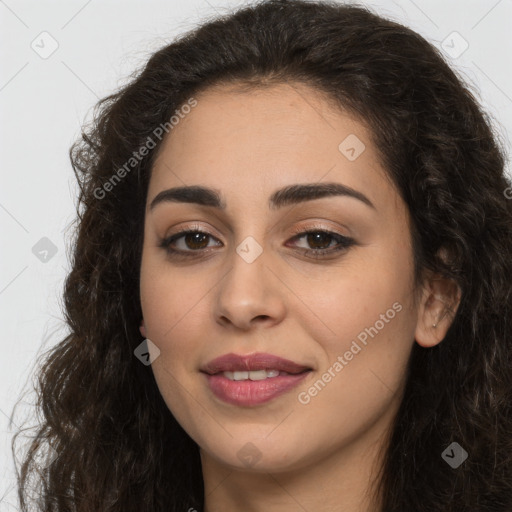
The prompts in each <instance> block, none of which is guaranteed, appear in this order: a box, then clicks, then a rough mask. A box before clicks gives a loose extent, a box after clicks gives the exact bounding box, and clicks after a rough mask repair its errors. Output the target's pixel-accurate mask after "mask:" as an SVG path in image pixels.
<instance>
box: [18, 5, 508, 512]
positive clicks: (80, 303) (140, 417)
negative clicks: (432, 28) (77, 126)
mask: <svg viewBox="0 0 512 512" xmlns="http://www.w3.org/2000/svg"><path fill="white" fill-rule="evenodd" d="M283 82H289V83H293V82H301V83H305V84H308V85H310V86H313V87H315V88H317V89H318V90H320V91H323V92H325V93H327V95H328V96H329V97H330V98H331V99H332V100H333V103H334V104H336V105H339V106H340V107H341V108H342V109H344V110H346V111H350V112H352V113H353V114H356V115H357V116H358V118H359V119H360V120H361V121H362V122H364V123H366V125H367V126H368V127H369V128H370V130H371V132H372V134H373V137H374V140H373V142H374V144H375V145H376V147H377V148H378V150H379V152H380V155H381V158H382V161H383V163H384V166H385V168H386V169H387V171H388V173H389V176H390V178H391V179H392V180H393V182H394V183H395V184H396V187H397V189H398V190H399V193H400V194H401V196H402V197H403V199H404V201H405V203H406V204H407V205H408V208H409V210H410V214H411V217H412V219H413V233H412V236H413V242H414V256H415V263H416V271H417V275H418V276H420V275H421V273H422V271H423V270H425V269H430V270H433V271H435V272H439V273H441V274H442V275H445V276H447V277H450V278H452V279H454V280H455V281H456V282H457V283H458V284H459V286H460V289H461V290H462V299H461V303H460V306H459V308H458V311H457V314H456V316H455V318H454V321H453V323H452V325H451V327H450V329H449V331H448V333H447V335H446V337H445V339H444V340H443V341H442V342H441V343H440V344H439V345H437V346H435V347H434V348H429V349H425V348H422V347H420V346H419V345H417V344H414V347H413V350H412V353H411V358H410V364H409V367H408V374H407V382H406V387H405V391H404V398H403V401H402V403H401V406H400V409H399V412H398V414H397V416H396V420H395V422H394V425H393V431H392V435H391V440H390V445H389V448H388V449H387V452H386V458H385V465H384V467H383V471H382V475H381V478H380V479H379V481H378V482H376V483H375V489H378V490H379V491H380V493H381V496H382V499H383V510H384V512H399V511H400V512H412V511H414V512H432V511H434V510H435V511H437V512H441V511H443V512H448V511H454V512H455V511H457V512H460V511H462V510H471V511H475V512H476V511H481V512H484V511H485V512H487V511H496V512H498V511H503V512H505V511H510V510H511V509H512V383H511V381H512V379H511V368H512V336H511V332H512V331H511V329H512V297H511V290H512V285H511V281H510V279H511V276H512V260H511V253H512V201H511V200H508V199H507V198H506V197H505V196H506V194H505V190H506V189H507V188H508V187H509V186H510V182H509V181H508V180H507V178H506V176H505V174H504V157H503V152H502V150H501V149H500V148H499V146H498V144H497V142H496V137H495V136H494V135H493V132H492V129H491V125H490V122H489V121H488V119H487V117H486V115H485V114H484V113H483V112H482V111H481V109H480V107H479V105H478V103H477V101H476V100H475V98H474V97H473V95H472V94H471V92H470V91H469V90H468V88H467V87H466V86H465V85H464V84H463V83H462V82H461V81H460V80H459V79H458V78H457V76H456V75H455V73H454V72H453V71H452V70H451V69H450V67H449V66H448V65H447V64H446V63H445V61H444V60H443V58H442V57H441V55H440V54H439V52H438V51H437V50H436V49H435V48H434V47H433V46H431V45H430V44H429V43H428V42H427V41H425V39H423V38H422V37H421V36H419V35H418V34H416V33H415V32H413V31H412V30H410V29H408V28H405V27H403V26H401V25H400V24H397V23H395V22H391V21H388V20H386V19H383V18H381V17H379V16H377V15H375V14H373V13H371V12H370V11H368V10H366V9H364V8H360V7H354V6H349V5H340V4H338V3H336V2H334V1H331V2H329V1H324V2H320V1H316V2H309V1H303V0H294V1H289V0H268V1H261V2H258V3H254V4H252V5H249V6H245V7H244V8H242V9H240V10H238V11H236V12H234V13H233V14H231V15H229V16H225V17H222V18H218V19H214V20H211V21H208V22H207V23H205V24H204V25H202V26H200V27H198V28H197V29H195V30H193V31H191V32H190V33H187V34H185V35H183V36H182V37H180V38H179V39H177V40H176V41H174V42H172V43H171V44H169V45H167V46H165V47H164V48H162V49H161V50H159V51H157V52H156V53H154V54H153V55H152V56H151V58H150V59H149V61H148V62H147V64H146V65H145V67H144V68H143V69H142V70H141V71H140V72H139V73H138V74H137V76H135V78H133V79H132V81H131V82H130V83H128V84H127V85H126V86H124V87H123V88H122V89H121V90H119V91H118V92H116V93H115V94H112V95H110V96H108V97H106V98H104V99H102V100H101V101H100V102H99V103H98V105H97V107H96V111H95V116H94V121H93V123H92V124H91V125H90V126H87V127H86V128H84V130H83V133H82V137H81V139H80V140H78V141H77V142H76V143H75V144H74V146H73V147H72V148H71V151H70V156H71V161H72V165H73V169H74V171H75V174H76V177H77V180H78V182H79V184H80V195H79V201H78V204H77V229H76V232H75V237H74V239H73V242H72V261H71V264H72V270H71V272H70V273H69V275H68V276H67V279H66V282H65V289H64V305H65V314H66V321H67V324H68V326H69V330H70V334H69V335H68V336H66V337H65V339H63V340H62V341H61V342H60V343H58V344H57V345H55V346H54V347H53V348H52V349H51V350H49V351H48V352H47V353H46V354H45V360H44V362H43V364H42V365H41V369H40V373H39V374H38V377H39V384H38V390H37V391H38V398H39V402H38V405H39V410H40V411H41V413H42V417H43V420H42V422H41V424H40V425H39V426H38V432H37V436H36V438H35V439H34V441H33V442H32V444H31V446H30V450H29V451H28V452H27V455H26V456H25V458H24V460H23V461H22V463H21V466H20V470H19V471H18V479H19V499H20V503H21V510H22V511H26V510H28V509H27V501H28V496H29V491H30V490H31V489H32V486H33V485H35V483H33V482H32V479H31V477H36V476H37V478H36V480H37V481H38V482H39V483H38V485H39V487H38V489H39V491H38V492H39V495H40V498H39V499H38V505H37V506H38V510H40V511H44V512H50V511H57V512H65V511H66V512H67V511H76V512H86V511H87V512H89V511H90V512H92V511H94V512H100V511H104V512H106V511H109V512H117V511H118V512H130V511H134V512H135V511H136V512H143V511H148V512H149V511H151V512H157V511H162V512H163V511H180V512H182V511H185V510H189V509H190V508H193V509H196V510H197V511H201V510H203V500H204V496H203V493H204V490H203V482H202V474H201V464H200V458H199V451H198V447H197V445H196V444H195V443H194V442H193V441H192V440H191V438H190V437H189V436H188V435H187V433H186V432H185V431H184V430H183V429H182V428H181V426H180V425H179V424H178V423H177V422H176V420H175V419H174V417H173V415H172V414H171V412H170V411H169V409H168V407H167V406H166V404H165V403H164V401H163V399H162V397H161V395H160V393H159V390H158V388H157V386H156V383H155V379H154V377H153V373H152V371H151V367H150V366H144V365H143V364H141V363H140V361H139V360H138V359H137V358H136V357H135V356H134V349H135V348H136V347H137V346H138V345H139V344H140V343H141V341H142V337H141V336H140V333H139V328H138V327H139V322H140V319H141V317H142V311H141V306H140V300H139V273H140V262H141V252H142V241H143V222H144V208H145V201H146V194H147V187H148V182H149V177H150V172H151V166H152V163H153V158H154V155H155V152H156V151H157V150H158V148H159V147H160V144H161V140H159V139H158V137H155V129H156V128H157V127H159V126H162V125H163V126H168V124H167V125H166V124H165V123H169V119H170V118H171V116H172V115H173V114H174V113H175V111H177V110H179V108H180V107H181V106H182V105H184V104H186V102H187V101H189V100H190V98H192V97H193V96H194V95H195V94H198V92H200V91H202V90H205V89H207V88H208V87H209V86H211V85H214V84H220V83H226V84H228V83H229V84H234V83H236V84H239V85H241V86H244V87H247V88H249V89H250V88H258V87H261V86H262V85H265V84H273V83H283ZM148 137H149V138H152V139H153V141H154V142H155V144H154V147H153V148H151V149H150V150H149V152H148V154H146V155H144V156H143V157H141V158H140V159H139V158H136V161H130V159H131V158H133V155H134V153H137V154H138V155H139V156H140V153H139V152H140V148H141V147H143V146H144V145H147V144H148V142H147V141H148ZM127 162H131V163H130V165H129V166H127ZM123 167H124V169H125V173H123V176H122V179H120V180H115V182H114V181H113V180H112V177H113V176H114V175H115V174H117V175H118V176H119V174H118V170H119V169H121V168H123ZM109 180H112V181H110V182H111V185H112V186H111V187H108V186H107V187H106V186H105V184H106V183H107V182H109ZM109 189H110V190H109ZM441 247H445V248H446V249H448V254H450V259H449V260H448V261H444V260H441V259H439V257H438V256H437V254H438V250H439V249H440V248H441ZM452 442H458V443H459V444H460V445H461V446H462V447H463V448H464V450H465V451H466V452H467V453H468V458H467V460H466V461H465V462H464V463H463V464H461V465H460V466H459V467H457V468H452V467H450V465H448V464H447V463H446V462H445V461H444V460H443V459H442V457H441V453H442V452H443V450H445V448H446V447H447V446H449V445H450V443H452ZM48 445H51V446H52V447H53V450H54V452H53V453H54V457H53V458H52V459H51V461H50V463H49V465H48V467H47V468H46V469H44V471H40V472H38V471H37V464H36V460H37V454H38V453H39V452H40V451H41V450H44V449H45V446H46V447H47V446H48Z"/></svg>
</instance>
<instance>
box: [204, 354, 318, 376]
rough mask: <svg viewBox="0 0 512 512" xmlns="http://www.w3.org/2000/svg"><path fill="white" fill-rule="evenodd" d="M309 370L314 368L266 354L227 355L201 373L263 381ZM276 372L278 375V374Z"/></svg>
mask: <svg viewBox="0 0 512 512" xmlns="http://www.w3.org/2000/svg"><path fill="white" fill-rule="evenodd" d="M308 370H312V368H310V367H309V366H306V365H302V364H299V363H295V362H294V361H290V360H289V359H284V358H282V357H278V356H274V355H273V354H265V353H256V354H250V355H239V354H233V353H230V354H225V355H223V356H220V357H217V358H216V359H213V360H212V361H210V362H209V363H207V364H206V365H205V366H203V367H202V368H201V371H202V372H204V373H207V374H208V375H216V374H218V373H224V372H226V373H227V375H226V377H227V378H230V379H231V380H246V379H251V380H263V379H264V378H272V377H277V376H278V375H279V374H280V373H286V374H288V375H297V374H299V373H302V372H304V371H308ZM262 372H265V373H262ZM275 372H278V373H277V374H276V373H275ZM252 377H254V378H252Z"/></svg>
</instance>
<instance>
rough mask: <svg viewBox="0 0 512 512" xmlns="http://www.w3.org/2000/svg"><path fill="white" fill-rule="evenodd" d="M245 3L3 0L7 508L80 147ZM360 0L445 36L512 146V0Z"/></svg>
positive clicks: (1, 404)
mask: <svg viewBox="0 0 512 512" xmlns="http://www.w3.org/2000/svg"><path fill="white" fill-rule="evenodd" d="M246 3H247V2H246V1H233V0H188V1H187V2H183V1H178V0H166V1H156V0H152V1H142V0H139V1H123V2H121V1H118V2H114V1H112V0H102V1H100V0H89V1H87V0H67V1H66V2H64V1H62V0H61V1H48V0H45V1H41V0H40V1H36V0H31V1H21V0H5V1H2V0H0V38H1V44H0V52H1V57H0V58H1V63H2V65H1V68H0V109H1V119H2V122H1V123H0V130H1V131H0V151H1V154H0V155H1V160H0V162H1V163H0V168H1V173H2V186H1V188H0V226H1V235H2V236H1V243H2V249H1V262H2V265H1V274H0V311H1V322H2V323H1V325H2V326H3V327H2V328H3V330H4V334H3V336H4V338H3V340H2V353H1V357H0V511H1V512H4V511H10V510H17V507H16V504H17V499H16V495H15V473H14V466H13V462H12V457H11V447H10V445H11V438H12V435H13V431H14V430H16V429H17V428H19V427H20V426H22V424H25V422H26V421H28V423H26V425H28V426H29V425H31V424H33V423H34V421H36V420H37V418H36V417H35V415H34V411H33V408H31V407H30V405H29V404H30V403H31V402H33V400H34V395H33V393H30V390H31V386H32V382H33V379H34V375H35V372H34V365H35V363H36V357H37V356H38V355H39V354H41V353H42V351H44V350H47V349H48V348H50V347H51V346H53V345H55V344H56V343H57V342H59V341H61V340H62V339H63V338H64V336H65V335H66V333H67V329H66V326H65V324H64V321H63V314H62V307H61V305H62V285H63V281H64V278H65V276H66V273H67V271H68V269H69V263H68V254H67V247H68V241H69V238H70V236H71V232H70V225H71V222H72V221H73V219H74V216H75V202H76V196H77V186H76V184H75V178H74V175H73V172H72V169H71V165H70V163H69V158H68V150H69V147H70V145H71V143H72V142H73V141H74V140H75V139H76V138H77V137H78V136H79V134H80V126H81V125H82V123H83V122H84V121H85V120H88V119H90V117H91V113H92V107H93V106H94V104H95V103H96V102H97V101H98V99H99V98H102V97H104V96H106V95H107V94H110V93H111V92H113V91H115V90H116V89H117V88H118V87H119V86H121V85H123V84H124V83H125V82H126V80H127V78H128V75H129V74H130V73H132V72H133V71H135V70H136V69H138V68H140V66H141V65H142V64H143V63H144V61H145V60H146V59H147V57H148V56H149V55H150V54H151V53H152V52H153V51H155V50H156V49H157V48H159V47H161V46H163V45H164V44H166V43H168V42H170V41H171V40H172V39H173V38H174V37H175V36H176V35H178V34H181V33H182V32H184V31H186V30H189V29H192V28H193V27H194V26H196V25H197V24H198V23H199V22H200V21H201V20H205V19H207V18H210V17H212V16H215V15H217V14H226V13H227V12H229V11H230V10H232V9H233V8H236V7H238V6H242V5H244V4H246ZM359 3H360V4H362V5H365V6H368V7H370V8H373V10H375V11H376V12H377V13H379V14H382V15H385V16H387V17H390V18H392V19H394V20H396V21H399V22H402V23H404V24H405V25H407V26H409V27H411V28H412V29H414V30H416V31H417V32H419V33H420V34H422V35H423V36H424V37H426V38H427V39H428V40H429V41H431V42H432V43H433V44H434V45H436V46H438V47H440V48H441V49H442V50H443V51H444V52H445V54H446V56H447V59H448V60H450V61H451V62H452V64H453V67H455V68H456V70H457V71H458V72H459V74H460V75H462V76H463V78H464V79H465V81H466V82H468V83H469V84H470V86H471V88H472V90H473V91H474V92H475V94H476V95H477V97H478V98H479V100H480V102H481V104H482V105H483V107H484V108H485V109H486V110H487V111H488V112H489V114H490V115H491V116H492V117H493V118H494V121H495V128H496V131H497V132H498V134H499V136H500V138H501V140H502V143H503V144H504V146H505V148H506V150H507V152H509V153H510V143H509V142H508V141H509V139H510V137H509V135H510V134H511V133H512V83H511V82H512V81H511V78H512V72H511V69H512V66H511V55H512V39H511V37H510V32H511V28H512V27H511V21H510V20H512V0H471V1H469V0H456V1H455V0H450V1H447V0H425V1H421V0H415V1H412V0H396V1H390V0H379V1H377V0H374V1H363V2H359ZM508 169H510V168H508ZM508 172H510V170H509V171H508ZM22 393H25V394H24V395H23V397H22ZM27 393H28V394H27ZM20 399H22V401H21V405H20V406H19V407H18V409H17V410H16V415H15V417H14V424H12V425H10V426H9V417H10V416H11V414H12V411H13V407H14V404H15V403H16V401H18V400H20ZM77 399H79V397H77Z"/></svg>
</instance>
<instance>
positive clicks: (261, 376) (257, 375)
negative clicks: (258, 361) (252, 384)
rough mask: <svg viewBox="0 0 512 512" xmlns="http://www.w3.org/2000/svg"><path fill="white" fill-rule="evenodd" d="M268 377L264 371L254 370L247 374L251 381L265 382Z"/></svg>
mask: <svg viewBox="0 0 512 512" xmlns="http://www.w3.org/2000/svg"><path fill="white" fill-rule="evenodd" d="M267 377H268V373H267V372H266V371H265V370H257V371H256V370H254V371H252V372H249V379H251V380H265V379H266V378H267Z"/></svg>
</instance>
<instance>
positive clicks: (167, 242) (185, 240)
mask: <svg viewBox="0 0 512 512" xmlns="http://www.w3.org/2000/svg"><path fill="white" fill-rule="evenodd" d="M295 232H296V233H297V234H296V235H295V236H294V237H293V238H291V240H292V241H294V240H302V239H304V240H305V243H306V244H308V245H309V247H311V248H310V249H308V248H305V249H304V248H303V249H302V250H301V252H302V253H303V254H305V255H307V256H311V257H312V258H321V257H323V256H325V255H328V254H332V253H337V252H340V251H344V250H347V249H348V248H349V247H351V246H352V245H354V244H355V240H354V239H352V238H349V237H346V236H343V235H340V234H339V233H335V232H333V231H329V230H325V229H317V228H312V229H308V230H295ZM211 240H214V241H216V243H215V244H214V245H213V246H212V245H209V243H208V242H209V241H211ZM333 242H334V244H333ZM221 245H222V242H220V241H219V240H218V239H217V238H215V237H214V236H213V235H212V234H210V233H208V232H207V231H203V230H201V229H198V228H195V227H191V228H189V229H187V230H182V231H178V232H177V233H175V234H173V235H171V236H169V237H167V238H165V239H162V240H161V241H160V243H159V247H161V248H163V249H165V250H166V251H167V252H168V253H169V255H170V256H172V257H176V258H193V257H198V256H200V255H201V253H203V254H204V253H205V252H211V251H208V250H207V249H209V248H211V247H215V246H217V247H218V246H221ZM299 248H300V247H299Z"/></svg>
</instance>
